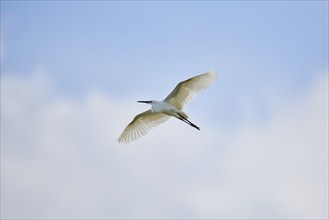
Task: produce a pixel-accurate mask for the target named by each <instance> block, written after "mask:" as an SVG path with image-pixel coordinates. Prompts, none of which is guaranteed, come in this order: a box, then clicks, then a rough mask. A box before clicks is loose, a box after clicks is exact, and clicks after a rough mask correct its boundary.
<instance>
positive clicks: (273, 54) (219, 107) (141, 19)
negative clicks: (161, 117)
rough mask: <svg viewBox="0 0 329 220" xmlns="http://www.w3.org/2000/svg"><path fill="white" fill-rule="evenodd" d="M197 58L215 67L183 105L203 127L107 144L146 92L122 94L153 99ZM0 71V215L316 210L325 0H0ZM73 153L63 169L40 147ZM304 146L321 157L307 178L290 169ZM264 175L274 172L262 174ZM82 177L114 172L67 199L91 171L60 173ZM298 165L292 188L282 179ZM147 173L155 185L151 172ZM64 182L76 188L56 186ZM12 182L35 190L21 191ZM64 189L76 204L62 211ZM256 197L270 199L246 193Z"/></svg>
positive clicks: (191, 71) (193, 70) (195, 70)
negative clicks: (211, 78) (205, 85)
mask: <svg viewBox="0 0 329 220" xmlns="http://www.w3.org/2000/svg"><path fill="white" fill-rule="evenodd" d="M210 69H216V70H217V72H218V73H219V77H218V79H217V80H216V82H215V84H214V85H213V86H211V87H210V88H209V89H208V90H206V91H204V92H202V93H201V94H200V95H199V96H198V97H197V98H196V99H195V100H194V101H193V102H192V103H190V104H189V105H188V106H186V111H187V113H188V114H189V115H190V118H191V121H192V122H195V123H196V124H197V125H199V126H200V127H201V131H202V133H194V131H190V130H189V127H186V126H185V125H184V124H183V125H180V123H179V122H177V121H175V120H170V121H169V122H168V123H166V125H163V126H161V128H157V129H155V131H151V132H150V134H148V135H147V136H145V137H143V139H141V140H138V141H137V142H136V143H133V144H132V145H135V146H133V147H132V148H133V149H132V148H130V147H127V148H120V146H118V145H117V144H116V142H115V140H116V138H117V137H118V135H119V134H120V132H121V130H122V129H123V128H124V126H125V125H126V124H127V123H129V121H130V120H131V119H132V117H133V116H134V115H135V114H137V113H138V112H140V111H143V110H145V109H146V108H147V107H146V106H142V105H140V104H137V103H136V102H135V101H137V100H147V99H158V100H161V99H163V98H164V97H165V96H166V95H167V94H169V92H170V91H171V90H172V89H173V88H174V86H175V85H176V83H178V82H179V81H181V80H185V79H187V78H189V77H192V76H194V75H197V74H201V73H203V72H206V71H208V70H210ZM1 83H2V88H1V91H2V94H1V97H2V100H1V103H2V104H1V110H2V111H1V119H2V120H1V126H2V130H1V136H2V137H4V140H2V142H1V143H2V144H1V145H2V148H1V150H2V159H3V161H5V162H2V164H4V166H3V167H4V168H2V191H4V192H5V194H3V193H2V197H1V199H2V208H1V209H2V210H3V213H4V214H2V215H3V217H7V218H11V217H12V218H17V217H23V218H28V217H30V218H36V217H55V218H56V217H77V218H81V217H85V216H87V217H89V218H93V217H95V216H96V217H104V218H108V217H117V218H121V217H128V218H132V217H141V218H143V217H151V218H154V217H158V218H166V217H174V218H175V217H185V218H193V217H198V218H205V217H209V218H225V217H240V218H241V217H242V218H248V217H250V218H255V217H261V218H263V217H266V216H269V217H272V218H276V217H277V218H280V217H282V218H289V217H293V218H299V217H306V218H314V217H321V218H322V217H325V216H326V217H327V216H328V214H327V213H328V209H327V205H328V197H324V196H323V195H327V194H328V190H327V189H324V187H323V186H326V185H327V184H328V181H327V180H328V178H327V177H328V175H327V173H328V168H327V167H328V157H327V156H326V157H324V156H323V155H327V152H328V142H327V140H328V136H327V133H328V124H327V121H328V115H327V110H328V101H327V98H328V95H327V92H328V2H327V1H178V2H173V1H159V2H157V1H122V2H120V1H69V2H65V1H44V2H43V1H1ZM25 126H27V127H25ZM70 128H71V129H70ZM64 131H65V132H64ZM175 132H176V133H175ZM178 132H179V134H180V139H179V140H178V138H177V137H176V136H177V133H178ZM39 133H42V134H43V135H41V136H40V135H38V134H39ZM13 137H20V139H21V142H20V141H17V140H16V139H15V138H13ZM47 137H48V138H47ZM191 137H192V138H191ZM175 141H177V143H175ZM55 143H56V144H55ZM24 146H25V147H26V149H25V151H24V152H25V154H23V155H21V154H20V153H19V152H20V150H21V149H22V148H24ZM148 146H152V148H149V147H148ZM295 146H300V147H299V148H297V149H296V148H295ZM314 146H317V147H318V148H316V149H317V150H315V151H313V150H312V149H313V147H314ZM55 148H56V149H57V150H56V149H55ZM122 149H124V150H122ZM296 151H297V152H296ZM185 152H189V153H190V154H191V155H192V156H188V155H185ZM298 152H299V153H300V154H298ZM296 153H297V154H298V155H300V157H299V158H295V157H294V156H293V155H294V154H296ZM217 154H219V155H217ZM53 155H55V156H53ZM90 155H91V156H90ZM145 155H149V157H147V156H145ZM243 155H248V156H249V157H247V158H245V157H243ZM269 155H273V157H269ZM282 155H289V156H287V157H284V158H282ZM89 156H90V157H89ZM53 157H54V158H53ZM72 158H75V159H74V163H75V165H74V166H73V167H71V169H72V171H75V172H77V174H75V175H74V179H70V172H68V171H67V169H66V168H65V167H64V166H63V167H57V166H56V165H55V163H53V162H52V160H55V161H56V160H59V161H61V160H63V161H64V162H63V163H64V165H66V166H71V165H70V159H72ZM87 158H88V159H87ZM137 158H142V161H140V160H138V159H137ZM151 158H152V159H151ZM218 158H219V159H218ZM248 158H249V159H248ZM259 158H261V159H259ZM218 160H220V162H219V161H218ZM237 160H239V161H240V162H236V161H237ZM278 160H279V161H282V165H277V164H276V163H277V161H278ZM15 161H16V162H17V161H21V162H20V163H18V164H16V165H14V164H15ZM31 161H34V162H31ZM168 161H171V165H170V164H168ZM181 161H183V162H182V163H183V164H184V163H186V164H187V165H188V166H187V168H186V167H184V166H183V165H182V164H181ZM251 161H256V162H255V163H253V162H251ZM291 161H293V162H294V164H295V165H292V163H291ZM305 161H311V162H310V163H309V164H308V166H309V167H311V168H309V169H310V170H312V169H314V170H318V171H319V174H317V175H315V177H314V178H310V176H312V173H314V172H313V171H314V170H312V172H311V171H309V170H306V171H304V172H303V171H300V170H304V169H305V168H306V163H305ZM200 163H202V164H203V165H202V166H200ZM264 163H265V164H267V165H268V167H267V166H263V165H264ZM125 164H126V165H125ZM39 166H42V167H45V169H44V170H39V169H38V168H37V167H39ZM174 166H176V167H177V169H176V168H175V167H174ZM105 167H116V168H117V169H118V170H119V172H120V173H121V174H122V176H121V175H119V174H117V173H116V169H114V168H109V170H107V169H105ZM152 167H154V168H157V169H158V170H159V171H161V172H163V173H164V174H163V176H162V175H160V174H159V173H158V172H157V171H156V170H153V169H152ZM189 167H191V168H192V169H193V171H194V172H191V170H190V168H189ZM200 167H201V168H200ZM225 167H226V168H227V170H226V169H225ZM244 167H247V168H248V170H247V171H245V170H244ZM260 167H264V169H265V168H268V169H269V170H271V172H272V174H269V173H266V172H265V170H262V169H261V168H260ZM134 168H136V169H137V171H136V172H134ZM212 168H214V169H212ZM25 169H30V170H32V171H31V176H33V177H34V178H35V179H39V178H40V177H41V176H43V175H47V174H46V173H47V172H48V171H49V170H51V171H52V172H55V174H57V175H58V177H59V178H61V176H64V177H68V179H69V180H68V182H58V180H57V179H56V178H55V179H52V178H51V177H49V178H50V180H49V181H44V182H42V183H40V186H38V187H39V188H38V187H36V188H34V187H33V181H32V180H31V182H28V183H27V186H26V185H24V183H22V184H18V183H17V184H16V182H17V181H18V180H21V179H25V178H24V175H25V173H26V172H25ZM81 169H87V170H88V171H87V173H83V172H82V173H81V172H80V171H79V170H81ZM282 170H286V173H284V174H281V173H280V172H281V171H282ZM104 172H105V173H106V174H104ZM263 172H265V173H266V174H264V173H263ZM193 173H195V176H194V175H193ZM325 173H326V174H325ZM97 174H99V176H97ZM146 174H149V175H152V176H154V178H152V179H149V178H150V177H149V176H148V175H146ZM247 174H249V177H248V175H247ZM264 175H265V176H267V177H268V179H269V180H274V179H276V180H277V179H278V181H277V184H276V183H273V182H274V181H272V182H270V181H268V182H267V181H265V182H264V180H262V176H264ZM132 176H135V177H136V179H134V178H133V177H132ZM181 176H185V177H186V178H183V177H181ZM91 178H94V179H95V182H96V183H97V181H99V182H107V181H110V182H111V183H113V182H112V180H113V179H115V181H114V182H115V184H114V186H113V187H112V189H113V191H111V190H109V189H107V188H106V186H107V185H106V184H104V185H102V184H103V183H102V184H101V185H100V186H97V184H95V185H94V188H93V189H92V190H91V191H90V195H88V196H89V197H88V196H87V197H88V198H89V199H90V200H91V201H95V206H93V205H92V204H89V203H88V202H86V203H84V202H79V201H77V200H78V198H80V196H81V195H82V194H83V192H84V191H85V190H86V189H87V188H88V184H85V185H84V184H83V185H80V188H79V187H78V188H73V185H75V183H78V182H81V181H86V182H87V183H90V182H93V181H92V180H91ZM162 178H164V179H166V180H169V182H170V184H169V188H166V187H165V185H161V182H164V180H163V179H162ZM200 178H201V179H202V181H200V180H198V179H200ZM223 178H227V182H222V181H221V180H222V179H223ZM3 179H4V180H3ZM287 179H289V180H290V181H287ZM310 179H312V181H310ZM207 180H208V181H207ZM253 180H257V181H258V182H262V183H263V185H262V187H255V184H254V182H253ZM243 181H245V182H246V185H243V184H241V182H243ZM300 181H302V182H304V183H305V184H304V185H305V186H303V187H304V188H303V187H300V188H298V187H297V188H295V189H293V190H292V189H291V188H290V186H289V184H288V183H287V182H292V183H298V182H300ZM23 182H24V181H23ZM124 182H131V185H129V184H127V183H124ZM150 182H151V183H153V184H159V186H153V187H150V188H148V183H150ZM13 183H15V184H13ZM55 183H56V184H55ZM58 183H59V185H60V187H58V188H56V185H57V184H58ZM189 183H190V184H189ZM29 184H30V185H29ZM134 184H135V185H134ZM108 185H110V186H111V184H110V183H109V184H108ZM183 185H184V186H186V185H188V186H189V187H186V188H184V189H183V187H182V186H183ZM136 186H139V187H140V188H136ZM54 187H55V188H56V189H57V191H56V192H58V195H55V194H54V193H53V190H52V189H53V188H54ZM205 188H207V189H208V190H205ZM314 188H317V189H319V192H318V191H314ZM27 189H29V190H27ZM40 189H42V190H40ZM133 189H135V190H137V191H140V193H141V195H139V194H138V193H135V194H134V190H133ZM272 189H275V190H277V191H276V192H278V193H277V195H274V194H271V193H270V192H269V191H271V190H272ZM67 190H68V191H69V190H71V191H72V190H73V191H74V192H75V193H76V194H75V196H76V199H74V196H73V197H72V198H71V197H70V198H66V194H67ZM262 190H263V191H262ZM275 190H274V191H275ZM289 190H290V192H292V193H290V194H289V192H288V191H289ZM17 191H19V192H21V193H22V197H23V198H24V199H23V201H31V202H30V203H31V204H36V205H35V206H33V205H31V206H27V204H24V203H23V202H18V201H22V198H20V196H19V195H16V194H15V192H17ZM117 191H118V192H117ZM127 191H128V192H131V193H132V195H133V196H132V197H130V200H129V201H130V202H128V204H126V205H127V206H128V207H131V213H125V211H122V210H126V209H124V205H125V202H122V201H121V198H122V195H121V194H120V192H125V193H126V192H127ZM192 192H195V193H192ZM248 192H252V193H253V194H248ZM301 192H303V193H301ZM125 193H124V195H126V194H125ZM172 193H174V194H175V193H176V194H177V197H175V196H170V195H171V194H172ZM231 193H232V194H231ZM293 193H295V194H296V195H297V194H299V195H300V196H294V194H293ZM33 194H34V195H38V196H36V197H37V198H36V199H35V200H33V198H31V195H33ZM101 194H104V195H108V197H106V198H103V197H101V196H99V195H101ZM142 195H146V197H145V199H142V200H141V201H140V206H138V207H134V204H135V203H136V202H138V201H139V200H138V198H139V197H141V196H142ZM154 195H155V198H156V201H157V202H154V199H153V196H154ZM126 196H128V194H127V195H126ZM123 197H124V196H123ZM220 198H221V199H220ZM66 200H68V201H71V202H74V203H75V204H76V207H74V208H73V209H72V211H71V212H70V211H67V210H66V209H65V207H66V206H65V201H66ZM118 200H120V201H118ZM176 200H177V201H178V202H177V204H176V205H171V206H164V205H167V202H168V201H169V202H171V203H173V202H174V201H176ZM191 200H192V202H191ZM299 200H303V201H304V200H306V201H308V200H313V201H316V202H314V203H312V204H308V203H307V202H304V203H299V202H298V201H299ZM150 201H153V204H152V205H150ZM237 201H239V202H237ZM210 203H211V204H212V205H210ZM260 203H264V204H268V207H267V208H268V209H262V210H260V209H259V208H257V207H259V204H260ZM38 204H39V205H41V204H42V205H44V206H45V207H44V211H43V212H38V211H37V210H38V207H37V206H38ZM104 204H112V205H109V206H111V208H109V210H111V211H108V210H107V208H104V209H101V210H100V208H99V207H102V205H103V206H104ZM214 204H221V205H222V208H218V207H216V205H214ZM246 204H248V206H246ZM97 205H98V206H97ZM149 206H151V207H149ZM24 207H27V208H24ZM161 207H162V208H161ZM164 207H166V208H164ZM223 207H224V208H223ZM305 207H310V208H309V211H305V209H304V208H305ZM324 207H325V208H324ZM81 209H84V210H86V211H85V212H84V213H78V210H81ZM17 210H20V213H21V215H17ZM170 213H172V215H171V214H170ZM237 213H239V214H240V216H239V215H237Z"/></svg>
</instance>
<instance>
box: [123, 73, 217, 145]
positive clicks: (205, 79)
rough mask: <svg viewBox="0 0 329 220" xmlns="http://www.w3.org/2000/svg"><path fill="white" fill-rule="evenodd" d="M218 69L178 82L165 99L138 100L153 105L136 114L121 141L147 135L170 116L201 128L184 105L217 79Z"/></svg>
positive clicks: (125, 142) (124, 131) (125, 141)
mask: <svg viewBox="0 0 329 220" xmlns="http://www.w3.org/2000/svg"><path fill="white" fill-rule="evenodd" d="M216 76H217V74H216V71H215V70H211V71H209V72H206V73H203V74H201V75H198V76H195V77H192V78H190V79H187V80H185V81H182V82H180V83H178V84H177V86H176V87H175V89H174V90H173V91H172V92H171V93H170V94H169V95H168V96H167V97H166V98H165V99H164V100H163V101H155V100H151V101H137V102H140V103H146V104H150V105H151V109H150V110H147V111H145V112H143V113H140V114H138V115H136V116H135V118H134V119H133V120H132V122H130V123H129V124H128V126H127V127H126V128H125V129H124V130H123V132H122V133H121V135H120V137H119V138H118V142H119V143H124V144H127V143H129V142H130V141H133V140H136V139H137V138H139V137H141V136H143V135H145V134H146V133H147V132H148V131H149V130H150V129H151V128H153V127H155V126H157V125H159V124H161V123H163V122H165V121H167V120H168V119H169V117H170V116H173V117H176V118H178V119H179V120H181V121H183V122H185V123H187V124H188V125H190V126H192V127H194V128H196V129H198V130H200V128H199V127H198V126H196V125H195V124H193V123H192V122H190V121H189V120H188V119H187V118H188V116H187V114H186V113H185V112H183V111H182V109H183V106H184V105H185V104H186V103H187V102H189V101H191V100H192V99H193V98H194V97H195V95H196V94H197V93H198V92H199V91H201V90H203V89H206V88H207V87H208V86H209V85H210V84H211V83H212V82H214V80H215V79H216Z"/></svg>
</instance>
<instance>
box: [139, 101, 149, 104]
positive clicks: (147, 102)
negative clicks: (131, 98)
mask: <svg viewBox="0 0 329 220" xmlns="http://www.w3.org/2000/svg"><path fill="white" fill-rule="evenodd" d="M137 102H139V103H146V104H152V103H153V101H137Z"/></svg>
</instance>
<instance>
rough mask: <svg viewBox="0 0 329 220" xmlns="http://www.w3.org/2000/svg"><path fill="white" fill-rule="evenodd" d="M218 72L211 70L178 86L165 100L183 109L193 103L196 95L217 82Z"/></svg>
mask: <svg viewBox="0 0 329 220" xmlns="http://www.w3.org/2000/svg"><path fill="white" fill-rule="evenodd" d="M216 77H217V74H216V71H214V70H211V71H209V72H206V73H203V74H201V75H198V76H195V77H192V78H190V79H187V80H185V81H182V82H180V83H178V84H177V86H176V87H175V89H174V90H173V91H172V92H171V93H170V94H169V95H168V96H167V97H166V98H165V99H164V101H166V102H169V103H170V104H172V105H174V106H176V108H178V109H182V108H183V106H184V105H185V104H186V103H187V102H189V101H191V100H192V99H193V98H194V97H195V95H196V94H197V93H198V92H200V91H201V90H203V89H206V88H208V86H209V85H210V84H211V83H212V82H214V81H215V79H216Z"/></svg>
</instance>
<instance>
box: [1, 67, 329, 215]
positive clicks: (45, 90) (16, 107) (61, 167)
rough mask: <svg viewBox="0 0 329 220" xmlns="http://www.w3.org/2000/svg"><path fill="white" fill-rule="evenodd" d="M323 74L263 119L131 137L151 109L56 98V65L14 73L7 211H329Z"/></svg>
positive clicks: (103, 99)
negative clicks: (123, 136)
mask: <svg viewBox="0 0 329 220" xmlns="http://www.w3.org/2000/svg"><path fill="white" fill-rule="evenodd" d="M324 75H325V77H322V78H321V77H320V78H319V79H318V80H317V81H315V82H314V83H313V84H312V87H311V88H310V89H309V91H307V92H306V93H305V94H304V95H302V96H301V97H300V98H299V99H297V100H294V101H293V102H290V103H276V104H275V105H274V106H272V107H273V108H274V110H273V115H272V116H271V117H270V120H269V121H268V122H267V123H265V124H262V125H259V124H257V123H255V122H253V120H247V121H246V122H244V123H243V124H241V127H240V128H239V129H238V130H236V131H233V132H232V131H229V132H225V128H223V127H220V126H218V125H215V124H220V123H209V122H208V123H205V122H204V123H203V125H202V126H201V125H200V126H201V128H202V130H201V131H200V132H199V131H197V130H195V129H191V128H189V127H187V126H186V125H185V124H183V123H181V122H180V121H178V120H175V119H171V120H169V121H168V122H167V123H165V124H163V125H161V126H159V127H158V128H156V129H154V130H152V131H151V132H150V134H148V135H146V136H145V137H143V138H141V139H139V140H137V141H136V142H133V143H131V144H130V145H126V146H122V145H119V144H117V143H116V138H117V137H118V136H119V134H120V132H121V130H122V129H123V128H124V126H125V125H126V124H127V123H128V122H129V120H131V119H132V117H133V116H134V114H136V113H138V112H140V111H142V110H144V109H145V106H141V105H136V104H134V103H131V102H130V101H120V100H118V99H115V98H114V97H110V96H109V95H106V94H103V93H102V92H90V93H89V95H88V96H86V97H85V98H83V99H81V100H75V99H71V98H67V97H63V96H60V95H56V94H57V91H56V88H55V86H53V85H51V80H50V79H49V78H48V75H47V74H42V73H38V74H34V75H32V76H30V77H26V78H25V79H22V78H19V77H18V76H10V75H6V78H3V79H2V80H1V165H2V166H1V201H2V202H1V217H2V218H313V219H314V218H327V217H328V214H327V213H328V208H327V206H328V197H327V195H328V115H327V112H328V101H327V100H328V94H327V92H328V78H327V75H326V74H324ZM268 104H269V105H270V106H271V105H272V103H271V100H269V103H268ZM195 117H197V116H195ZM205 119H206V118H205ZM196 121H198V120H196Z"/></svg>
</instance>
